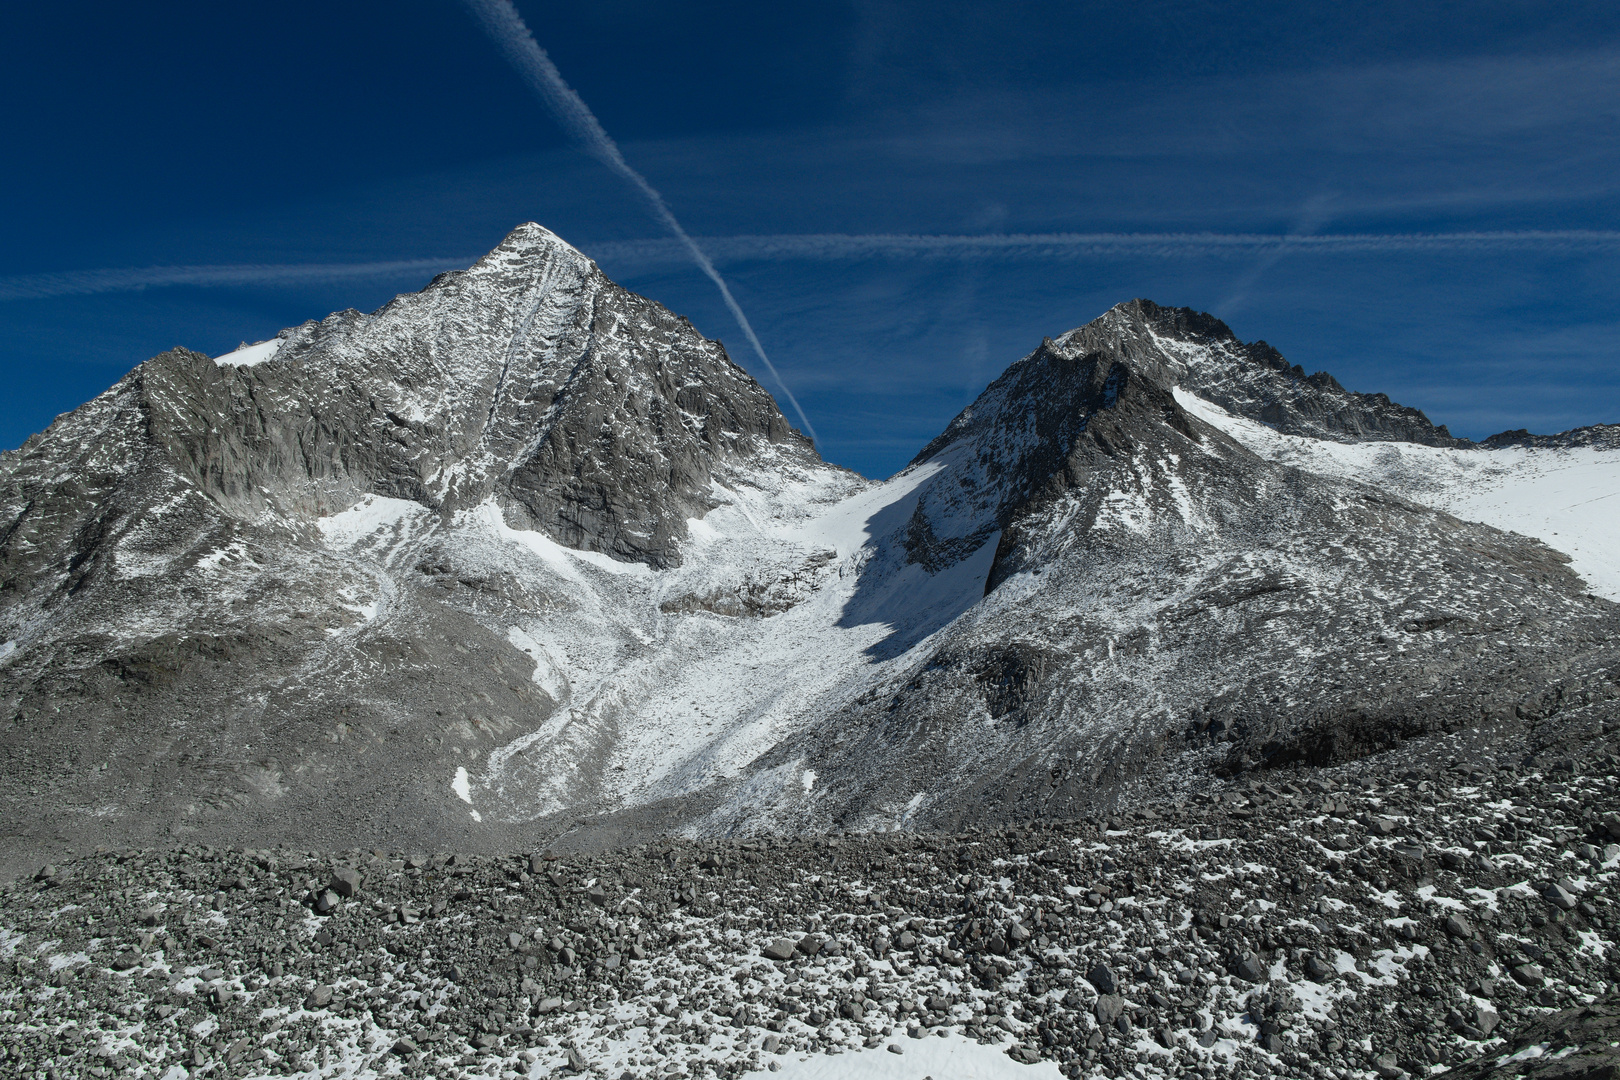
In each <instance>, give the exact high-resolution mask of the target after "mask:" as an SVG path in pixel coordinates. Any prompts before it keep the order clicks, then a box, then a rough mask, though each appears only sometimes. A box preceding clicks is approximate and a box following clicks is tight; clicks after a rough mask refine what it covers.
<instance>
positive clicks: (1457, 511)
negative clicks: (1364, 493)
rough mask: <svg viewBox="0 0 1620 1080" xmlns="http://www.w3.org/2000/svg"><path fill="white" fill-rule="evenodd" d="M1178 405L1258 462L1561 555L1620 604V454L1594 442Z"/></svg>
mask: <svg viewBox="0 0 1620 1080" xmlns="http://www.w3.org/2000/svg"><path fill="white" fill-rule="evenodd" d="M1176 400H1177V401H1178V402H1179V403H1180V404H1181V407H1182V408H1184V409H1186V410H1187V411H1188V412H1190V413H1192V414H1193V415H1194V416H1196V417H1198V418H1199V419H1200V420H1202V421H1204V422H1205V423H1207V424H1209V425H1210V426H1212V427H1215V428H1218V429H1219V430H1221V431H1223V432H1225V433H1226V434H1228V435H1230V436H1231V437H1232V438H1234V439H1236V440H1237V441H1238V442H1239V443H1241V444H1243V445H1244V446H1245V447H1247V448H1248V449H1249V450H1252V451H1253V452H1255V453H1256V454H1259V455H1260V456H1261V457H1263V458H1267V459H1268V460H1271V461H1275V462H1278V463H1280V464H1283V465H1292V466H1294V467H1296V468H1299V469H1304V470H1305V471H1307V472H1313V473H1319V474H1322V475H1326V476H1334V477H1341V478H1344V479H1349V480H1359V481H1361V482H1362V483H1366V484H1372V485H1374V486H1376V487H1380V488H1383V489H1385V490H1387V491H1390V492H1393V493H1394V494H1397V495H1400V496H1402V497H1403V498H1407V499H1411V500H1412V501H1413V502H1419V503H1423V504H1424V505H1426V506H1432V507H1434V508H1436V509H1438V510H1444V511H1445V512H1446V513H1448V514H1452V515H1454V516H1456V517H1459V518H1463V519H1464V520H1467V521H1478V522H1481V523H1483V524H1485V525H1490V526H1492V527H1494V528H1498V529H1504V530H1509V531H1512V532H1516V533H1520V534H1522V535H1525V536H1533V537H1535V538H1536V539H1538V540H1540V541H1542V542H1543V543H1545V544H1547V545H1548V546H1549V547H1553V548H1556V549H1558V550H1559V551H1562V552H1563V553H1564V554H1566V555H1568V556H1569V557H1570V559H1571V560H1572V562H1571V566H1572V568H1573V569H1574V570H1575V571H1576V572H1577V573H1578V574H1580V575H1581V576H1582V577H1583V578H1585V579H1586V581H1587V584H1588V585H1590V586H1591V589H1592V592H1593V593H1595V594H1597V595H1598V596H1602V597H1604V598H1606V599H1609V600H1620V452H1616V451H1614V450H1604V449H1599V448H1597V447H1591V446H1576V447H1569V448H1566V449H1557V450H1542V449H1534V448H1528V447H1518V446H1512V447H1504V448H1502V449H1500V450H1486V449H1454V448H1450V447H1439V446H1422V445H1419V444H1416V443H1403V442H1365V443H1337V442H1329V441H1327V440H1324V439H1309V438H1304V437H1301V436H1297V435H1283V434H1280V433H1279V432H1276V431H1274V430H1272V429H1271V428H1269V427H1266V426H1265V425H1264V424H1260V423H1256V422H1255V421H1253V420H1246V419H1243V418H1242V417H1237V416H1233V415H1232V414H1231V413H1229V412H1227V411H1226V410H1225V409H1223V408H1221V407H1220V406H1219V405H1215V404H1213V403H1212V402H1209V401H1206V400H1204V399H1203V398H1201V397H1199V396H1197V395H1196V394H1193V393H1190V392H1188V391H1186V390H1183V389H1180V388H1177V390H1176Z"/></svg>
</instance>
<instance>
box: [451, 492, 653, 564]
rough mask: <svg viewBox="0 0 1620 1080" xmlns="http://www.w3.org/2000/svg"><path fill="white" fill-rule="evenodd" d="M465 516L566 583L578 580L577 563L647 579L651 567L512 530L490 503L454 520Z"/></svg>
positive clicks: (504, 516) (543, 534)
mask: <svg viewBox="0 0 1620 1080" xmlns="http://www.w3.org/2000/svg"><path fill="white" fill-rule="evenodd" d="M463 516H464V517H465V518H466V520H467V521H468V522H469V523H472V524H477V525H481V526H483V527H484V528H486V529H488V530H489V531H490V532H491V533H493V534H494V535H495V536H496V537H498V538H499V539H501V540H505V541H506V542H507V543H509V544H517V545H518V546H520V547H524V548H527V549H528V550H529V551H531V552H533V553H534V554H535V555H537V556H539V558H540V560H541V561H542V562H544V563H545V564H546V565H547V566H548V567H550V568H551V569H552V570H554V571H556V572H557V573H558V574H560V575H561V576H562V577H565V578H567V579H568V580H569V581H579V580H580V575H579V567H578V565H577V564H578V563H586V564H588V565H590V566H593V567H595V568H596V569H598V570H606V571H607V572H608V573H610V574H621V575H623V576H625V577H650V576H652V568H651V567H649V566H647V565H646V564H644V563H633V562H620V561H619V560H618V559H615V558H613V557H612V556H610V555H604V554H602V553H601V552H599V551H582V550H580V549H579V548H570V547H563V546H562V545H561V544H559V543H557V541H555V540H553V539H552V538H551V537H549V536H547V535H546V534H545V533H542V532H535V531H532V530H529V529H514V528H512V527H511V526H510V525H508V524H507V523H506V515H505V514H503V513H502V512H501V508H500V507H499V506H498V505H497V504H496V503H495V502H494V501H493V500H491V501H489V502H485V503H482V504H480V505H479V506H478V507H477V508H475V509H473V510H467V511H463V514H462V515H458V517H463Z"/></svg>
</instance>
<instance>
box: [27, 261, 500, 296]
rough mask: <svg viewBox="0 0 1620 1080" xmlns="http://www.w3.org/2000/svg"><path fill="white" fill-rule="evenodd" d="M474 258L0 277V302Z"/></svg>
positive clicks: (396, 269) (300, 277)
mask: <svg viewBox="0 0 1620 1080" xmlns="http://www.w3.org/2000/svg"><path fill="white" fill-rule="evenodd" d="M477 258H478V257H477V256H470V257H466V258H444V259H396V260H392V261H387V262H363V263H294V264H286V265H282V264H274V263H242V264H238V265H232V266H132V267H123V268H118V269H110V270H67V271H62V272H60V273H54V274H28V275H23V276H19V277H6V278H0V300H48V299H51V298H53V297H59V296H91V295H94V294H96V293H112V292H138V291H140V290H142V289H155V288H161V287H163V286H166V285H194V286H204V287H208V286H212V287H216V288H231V287H238V286H244V285H305V284H314V283H318V282H326V281H383V280H387V279H390V278H398V279H401V280H405V279H411V280H420V279H421V277H422V276H423V275H424V274H437V273H441V272H443V271H445V270H458V269H464V268H466V267H468V266H471V265H472V264H473V263H474V262H476V261H477Z"/></svg>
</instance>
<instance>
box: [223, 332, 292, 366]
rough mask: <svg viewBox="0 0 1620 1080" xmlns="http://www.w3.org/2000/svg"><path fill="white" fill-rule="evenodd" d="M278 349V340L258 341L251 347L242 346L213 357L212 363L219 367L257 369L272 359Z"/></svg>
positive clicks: (279, 340)
mask: <svg viewBox="0 0 1620 1080" xmlns="http://www.w3.org/2000/svg"><path fill="white" fill-rule="evenodd" d="M280 348H281V339H280V338H271V339H270V340H269V341H260V342H257V343H255V344H253V345H247V344H243V345H242V346H240V347H239V348H237V349H235V350H233V351H232V352H228V353H225V354H224V355H223V356H216V357H214V363H216V364H218V365H219V366H220V367H257V366H258V365H260V364H262V363H264V362H265V361H266V360H269V359H271V358H273V357H274V356H275V355H276V350H278V349H280Z"/></svg>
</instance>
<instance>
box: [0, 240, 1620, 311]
mask: <svg viewBox="0 0 1620 1080" xmlns="http://www.w3.org/2000/svg"><path fill="white" fill-rule="evenodd" d="M692 239H693V240H694V241H696V242H697V243H700V244H701V245H702V246H703V249H704V250H706V251H710V252H713V253H714V255H713V257H714V259H716V260H718V261H719V262H721V263H741V262H774V261H782V262H785V261H790V260H804V261H808V262H840V261H848V260H853V259H956V260H963V261H973V260H988V259H1053V260H1060V261H1061V260H1073V259H1088V258H1143V259H1186V258H1248V257H1251V256H1253V255H1255V254H1256V253H1264V252H1268V251H1273V250H1278V249H1284V250H1286V251H1287V252H1288V254H1289V255H1290V256H1294V257H1298V256H1301V255H1319V256H1334V255H1367V254H1373V255H1380V254H1388V255H1398V254H1417V255H1421V254H1425V253H1434V254H1450V253H1469V252H1493V251H1554V252H1556V251H1613V250H1620V231H1603V230H1592V229H1566V230H1545V231H1520V232H1466V233H1338V234H1333V233H1327V234H1322V233H1317V234H1313V235H1309V236H1300V235H1293V236H1289V235H1284V234H1280V233H1005V234H993V235H988V236H986V235H979V234H973V235H967V236H950V235H916V234H909V235H908V234H903V233H892V234H867V235H861V234H849V233H801V234H785V235H780V236H698V237H693V238H692ZM589 247H590V250H589V252H588V254H589V255H590V256H591V257H592V258H594V259H597V260H603V259H608V260H617V261H623V262H631V263H663V262H674V261H676V260H680V261H683V262H684V261H685V260H686V259H687V258H689V257H690V253H689V249H688V248H687V247H686V246H685V245H684V244H682V243H681V242H680V241H678V240H662V239H660V240H624V241H611V242H608V243H602V244H592V245H590V246H589ZM480 257H481V256H478V255H467V256H462V257H459V258H458V257H448V256H447V257H445V258H442V259H401V260H393V261H384V262H368V263H292V264H278V263H244V264H240V265H226V266H147V267H123V268H118V269H107V270H67V271H62V272H59V273H49V274H28V275H23V276H18V277H6V278H0V301H4V300H46V299H50V298H52V297H57V296H88V295H92V294H95V293H110V292H134V291H137V290H140V289H150V288H160V287H162V286H165V285H194V286H202V287H206V286H223V287H228V286H237V285H276V284H282V283H286V284H297V283H301V282H313V281H349V280H366V279H376V280H385V279H390V278H410V277H413V276H416V275H421V274H430V273H438V272H440V271H443V270H462V269H465V268H467V267H468V266H471V265H472V264H473V263H476V262H477V261H478V259H479V258H480Z"/></svg>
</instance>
